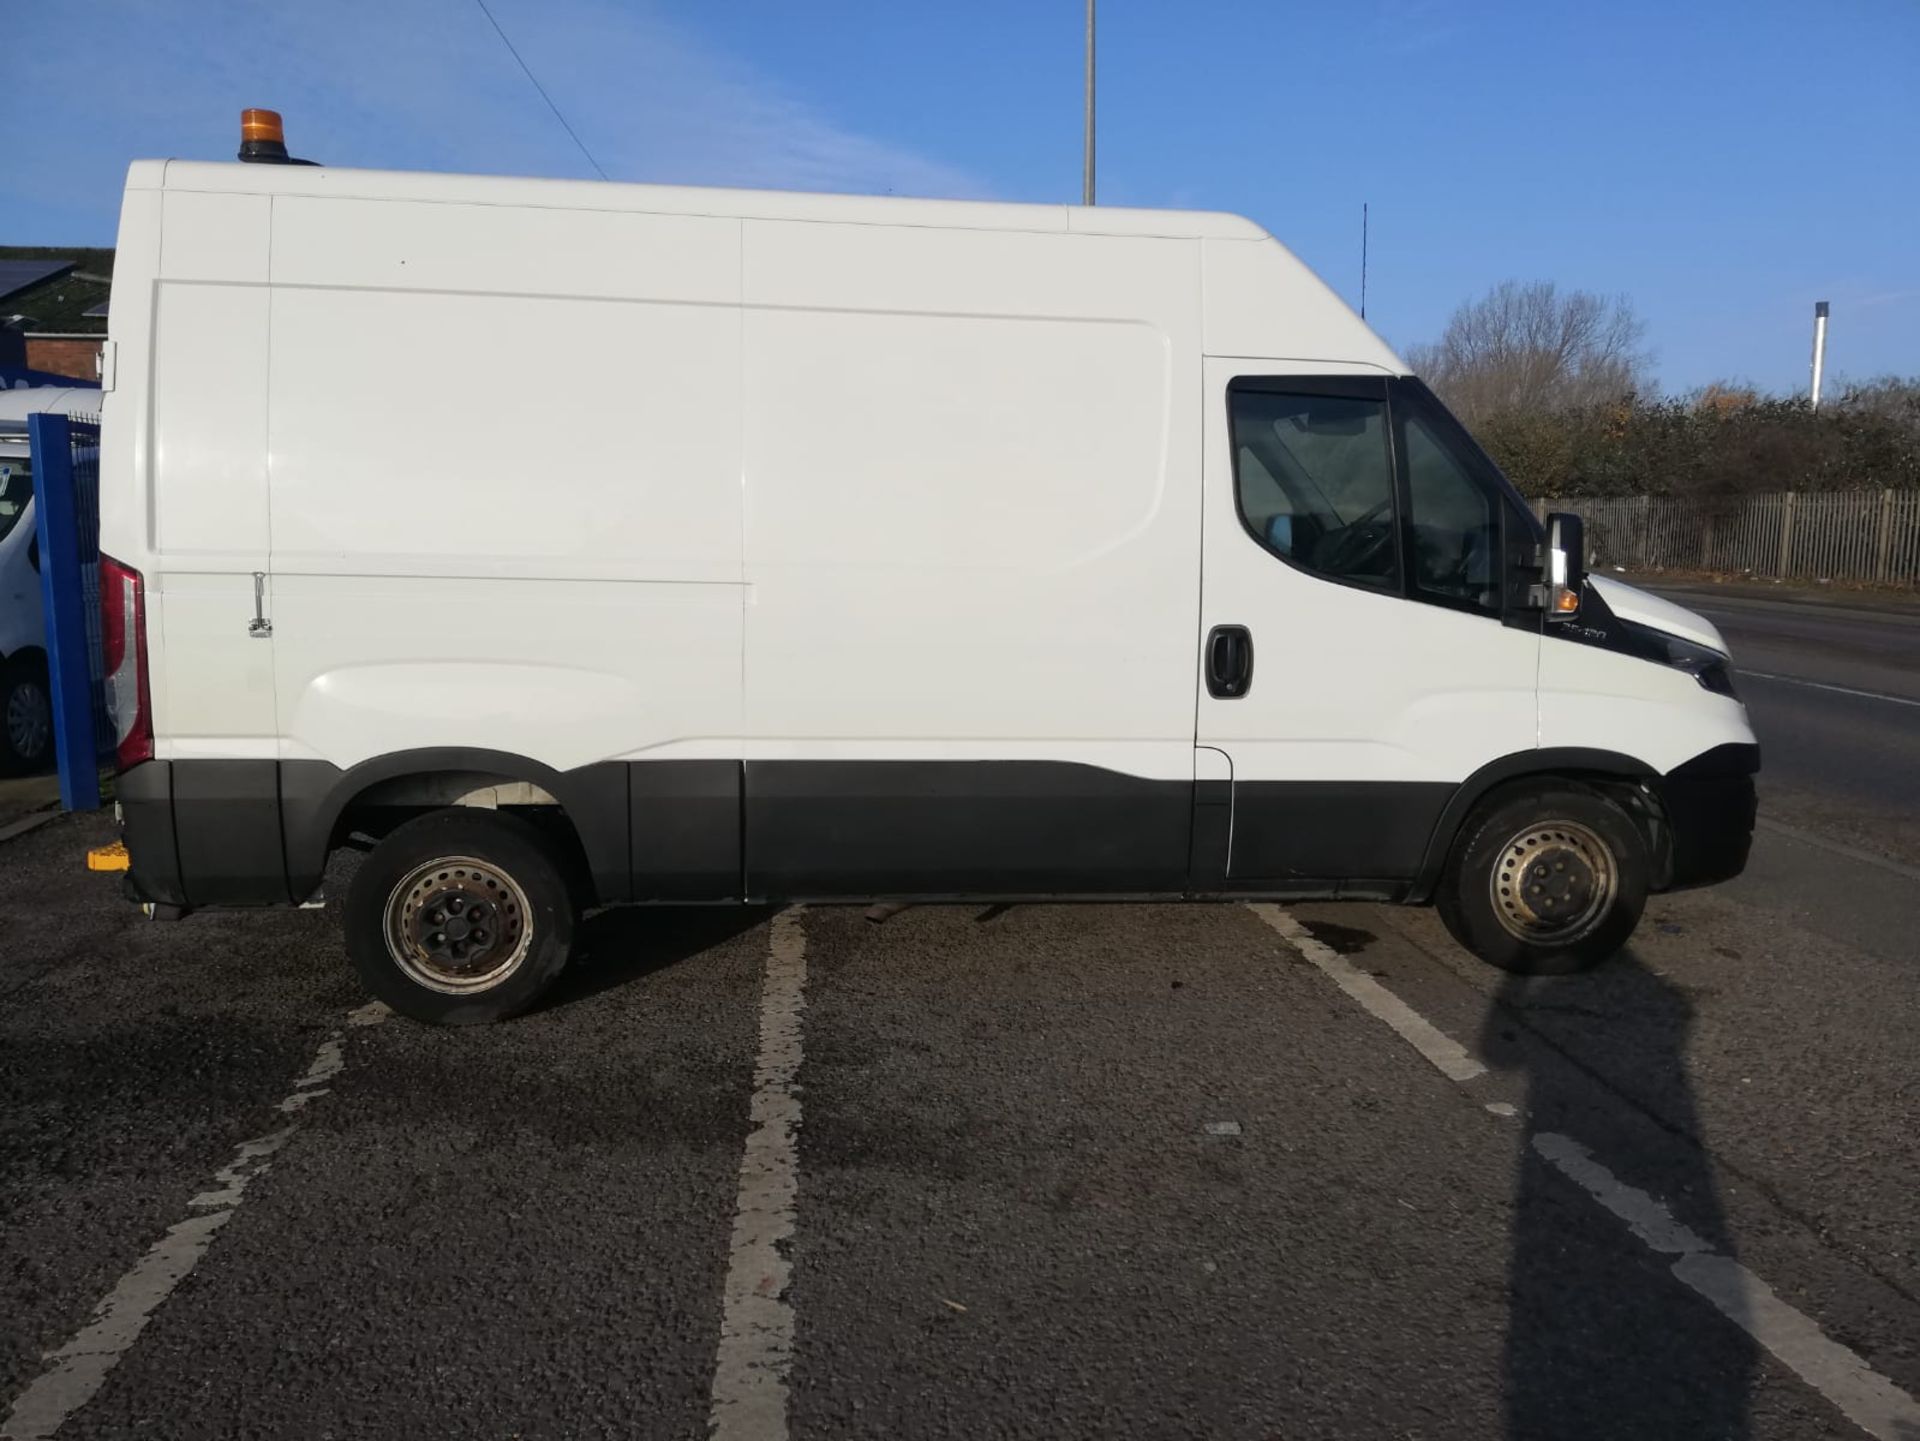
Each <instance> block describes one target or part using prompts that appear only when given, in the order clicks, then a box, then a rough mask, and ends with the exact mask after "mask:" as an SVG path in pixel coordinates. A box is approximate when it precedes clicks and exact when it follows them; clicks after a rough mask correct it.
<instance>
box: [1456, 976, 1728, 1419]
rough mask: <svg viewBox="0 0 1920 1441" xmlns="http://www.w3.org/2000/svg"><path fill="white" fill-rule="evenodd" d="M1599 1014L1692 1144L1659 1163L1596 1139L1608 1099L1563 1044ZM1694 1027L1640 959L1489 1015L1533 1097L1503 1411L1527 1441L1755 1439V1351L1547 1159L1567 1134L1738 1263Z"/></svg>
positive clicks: (1499, 1056)
mask: <svg viewBox="0 0 1920 1441" xmlns="http://www.w3.org/2000/svg"><path fill="white" fill-rule="evenodd" d="M1595 1010H1598V1011H1604V1012H1605V1013H1606V1014H1607V1015H1608V1019H1609V1024H1610V1025H1615V1026H1617V1027H1619V1028H1620V1032H1621V1035H1620V1044H1621V1046H1622V1047H1623V1049H1626V1050H1628V1051H1630V1053H1631V1056H1632V1059H1633V1064H1634V1066H1635V1068H1636V1072H1637V1073H1638V1079H1640V1080H1643V1081H1644V1082H1645V1086H1644V1089H1643V1094H1650V1095H1657V1096H1659V1097H1660V1104H1659V1113H1660V1117H1661V1124H1662V1125H1663V1126H1666V1127H1668V1128H1670V1129H1671V1130H1672V1131H1674V1132H1677V1133H1678V1136H1677V1137H1676V1138H1675V1143H1674V1144H1661V1145H1659V1147H1658V1150H1659V1153H1660V1154H1659V1155H1658V1157H1652V1156H1649V1155H1646V1154H1644V1153H1643V1152H1642V1151H1636V1150H1635V1149H1634V1148H1633V1147H1632V1146H1631V1143H1630V1142H1625V1141H1623V1140H1622V1139H1621V1138H1620V1137H1619V1136H1618V1135H1615V1136H1612V1137H1603V1136H1602V1135H1596V1134H1595V1132H1596V1128H1603V1127H1604V1122H1603V1121H1601V1120H1600V1119H1599V1117H1600V1111H1599V1108H1598V1107H1597V1106H1596V1092H1597V1091H1599V1092H1600V1093H1601V1094H1602V1095H1604V1090H1603V1089H1602V1088H1601V1087H1596V1078H1595V1077H1594V1076H1593V1075H1592V1074H1590V1073H1589V1072H1587V1071H1586V1070H1585V1069H1583V1068H1582V1067H1580V1066H1579V1065H1577V1064H1576V1063H1575V1062H1573V1061H1572V1060H1571V1059H1570V1058H1569V1057H1568V1056H1567V1054H1566V1053H1565V1052H1563V1051H1562V1050H1561V1049H1560V1048H1559V1047H1558V1046H1557V1045H1555V1043H1554V1042H1553V1040H1552V1038H1551V1029H1552V1017H1553V1015H1554V1013H1556V1012H1562V1013H1564V1012H1568V1011H1574V1012H1577V1013H1590V1012H1591V1011H1595ZM1692 1024H1693V1006H1692V1003H1691V1002H1690V1001H1689V1000H1688V999H1687V997H1686V995H1685V994H1684V993H1683V992H1682V991H1681V990H1680V989H1679V988H1678V987H1677V986H1675V985H1673V984H1671V983H1670V982H1668V981H1667V980H1665V979H1664V978H1662V977H1661V976H1659V975H1657V974H1656V973H1654V972H1653V971H1651V970H1649V969H1648V968H1647V967H1646V966H1644V965H1643V964H1641V962H1640V961H1639V960H1638V958H1637V957H1635V956H1634V955H1633V953H1632V952H1631V951H1630V950H1629V951H1626V952H1623V953H1622V954H1621V955H1620V956H1619V958H1618V959H1616V960H1615V961H1613V962H1611V963H1609V964H1608V965H1607V966H1605V967H1602V968H1601V969H1600V970H1599V971H1596V972H1595V973H1593V974H1592V975H1590V976H1580V977H1567V978H1528V977H1521V976H1514V977H1510V978H1508V979H1507V980H1506V981H1505V982H1504V983H1503V984H1502V986H1501V989H1500V991H1499V993H1498V995H1497V996H1496V997H1495V998H1494V1003H1493V1005H1492V1006H1491V1008H1490V1009H1489V1010H1488V1012H1487V1016H1486V1021H1485V1025H1484V1029H1483V1032H1482V1035H1481V1038H1480V1047H1481V1054H1482V1055H1483V1056H1485V1057H1486V1058H1487V1061H1488V1063H1489V1064H1491V1065H1492V1066H1494V1067H1496V1068H1498V1069H1501V1070H1507V1071H1521V1072H1523V1073H1524V1074H1525V1077H1526V1083H1527V1100H1526V1107H1525V1112H1524V1114H1525V1116H1526V1140H1525V1142H1524V1144H1523V1145H1522V1148H1521V1155H1520V1159H1519V1167H1518V1174H1517V1179H1516V1182H1515V1194H1514V1232H1513V1249H1512V1255H1511V1261H1510V1264H1509V1267H1508V1298H1509V1306H1510V1310H1509V1320H1508V1327H1507V1339H1506V1348H1505V1375H1504V1401H1505V1409H1506V1417H1507V1434H1508V1436H1509V1437H1511V1438H1513V1441H1520V1438H1528V1441H1532V1438H1542V1437H1553V1438H1580V1437H1594V1438H1600V1437H1607V1438H1613V1437H1623V1436H1632V1437H1676V1438H1677V1437H1687V1438H1700V1441H1708V1438H1741V1437H1745V1436H1747V1435H1748V1434H1749V1430H1750V1428H1749V1407H1750V1397H1751V1391H1752V1386H1753V1382H1754V1380H1755V1372H1756V1370H1757V1368H1758V1364H1759V1357H1758V1347H1757V1345H1756V1343H1755V1342H1754V1341H1753V1340H1752V1339H1751V1338H1750V1337H1749V1336H1748V1335H1747V1334H1746V1333H1745V1332H1744V1331H1741V1330H1740V1329H1738V1328H1737V1327H1735V1326H1734V1325H1732V1324H1730V1323H1729V1322H1728V1321H1727V1320H1726V1319H1725V1318H1724V1317H1722V1316H1721V1315H1719V1314H1718V1313H1717V1312H1715V1311H1714V1310H1713V1309H1712V1308H1711V1307H1710V1306H1709V1305H1708V1304H1707V1303H1706V1302H1705V1301H1704V1300H1702V1299H1701V1298H1700V1297H1699V1296H1697V1295H1696V1294H1695V1293H1694V1292H1693V1291H1691V1290H1689V1289H1688V1288H1687V1287H1686V1286H1685V1285H1684V1284H1683V1283H1682V1282H1681V1281H1680V1280H1679V1279H1678V1278H1677V1277H1676V1276H1674V1275H1673V1274H1672V1271H1671V1265H1672V1261H1673V1259H1674V1258H1673V1257H1671V1256H1663V1255H1657V1254H1655V1253H1653V1252H1652V1251H1650V1250H1649V1249H1648V1248H1647V1247H1646V1246H1645V1245H1643V1244H1642V1243H1641V1242H1640V1241H1639V1240H1638V1239H1636V1238H1635V1237H1634V1236H1633V1235H1632V1234H1631V1232H1629V1230H1628V1228H1627V1226H1626V1224H1625V1223H1624V1222H1622V1221H1619V1220H1618V1219H1617V1218H1615V1217H1613V1216H1612V1215H1610V1214H1609V1213H1607V1212H1606V1211H1604V1210H1602V1209H1601V1208H1600V1207H1599V1206H1598V1204H1597V1203H1596V1202H1595V1201H1594V1199H1593V1198H1592V1197H1591V1196H1589V1195H1588V1194H1587V1193H1586V1192H1585V1191H1584V1190H1582V1189H1581V1188H1580V1186H1578V1185H1577V1184H1576V1183H1575V1182H1574V1181H1572V1180H1571V1179H1570V1178H1569V1177H1568V1176H1567V1175H1565V1174H1564V1173H1563V1172H1562V1171H1561V1170H1560V1169H1559V1168H1558V1167H1557V1166H1555V1165H1554V1164H1553V1163H1552V1162H1551V1161H1550V1160H1549V1159H1548V1158H1547V1157H1546V1156H1545V1155H1543V1154H1542V1153H1541V1151H1539V1150H1538V1149H1537V1148H1536V1147H1535V1145H1534V1144H1533V1142H1534V1140H1535V1138H1537V1137H1539V1136H1541V1135H1543V1134H1553V1133H1558V1134H1562V1135H1567V1136H1570V1137H1572V1138H1573V1139H1574V1140H1576V1141H1580V1142H1582V1143H1583V1144H1586V1145H1589V1146H1592V1147H1593V1148H1594V1150H1595V1153H1596V1158H1597V1159H1602V1160H1603V1161H1604V1163H1605V1164H1607V1165H1609V1166H1610V1167H1614V1168H1616V1175H1618V1177H1619V1179H1620V1180H1622V1181H1623V1182H1626V1183H1627V1184H1629V1185H1633V1186H1637V1187H1640V1188H1642V1189H1646V1190H1650V1191H1653V1192H1655V1193H1657V1194H1658V1195H1659V1196H1660V1197H1661V1198H1662V1199H1666V1200H1669V1201H1671V1202H1672V1204H1673V1209H1674V1212H1675V1219H1676V1220H1678V1221H1680V1222H1681V1223H1682V1224H1684V1225H1685V1226H1687V1227H1688V1228H1689V1229H1690V1230H1692V1231H1693V1232H1694V1233H1695V1234H1696V1235H1698V1236H1699V1237H1701V1238H1702V1239H1703V1240H1704V1241H1705V1242H1706V1243H1707V1245H1709V1246H1710V1247H1712V1248H1713V1250H1715V1251H1716V1252H1718V1253H1720V1254H1722V1255H1726V1256H1732V1255H1733V1254H1734V1246H1733V1241H1732V1237H1731V1235H1730V1234H1729V1231H1728V1226H1727V1221H1726V1213H1725V1208H1724V1206H1723V1205H1722V1203H1721V1200H1720V1198H1719V1195H1718V1193H1717V1191H1716V1189H1715V1185H1714V1179H1713V1176H1712V1174H1711V1170H1710V1167H1709V1165H1708V1163H1707V1158H1706V1153H1705V1150H1704V1148H1703V1147H1702V1145H1700V1144H1698V1142H1699V1140H1700V1138H1701V1132H1700V1117H1699V1110H1698V1107H1697V1105H1696V1104H1695V1099H1694V1095H1693V1089H1692V1085H1691V1082H1690V1080H1689V1077H1688V1074H1687V1062H1686V1049H1687V1038H1688V1033H1689V1031H1690V1030H1691V1028H1692ZM1603 1085H1604V1083H1603ZM1603 1138H1604V1139H1606V1141H1607V1145H1606V1146H1605V1148H1604V1149H1603V1148H1602V1146H1601V1145H1599V1144H1597V1143H1598V1142H1600V1141H1601V1140H1602V1139H1603ZM1622 1146H1625V1149H1624V1150H1616V1148H1618V1147H1622Z"/></svg>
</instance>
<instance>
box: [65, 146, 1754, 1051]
mask: <svg viewBox="0 0 1920 1441" xmlns="http://www.w3.org/2000/svg"><path fill="white" fill-rule="evenodd" d="M114 290H115V299H116V304H115V305H114V308H113V319H112V327H113V329H112V337H111V342H110V347H111V352H112V354H111V355H110V356H109V358H108V365H107V370H108V375H109V380H110V383H111V391H110V393H109V394H108V395H107V397H106V418H105V434H104V441H103V444H104V455H103V463H102V479H101V507H102V515H103V531H102V547H103V550H104V551H105V552H106V553H108V554H109V555H111V556H112V557H113V559H112V560H111V561H103V565H102V572H103V592H104V594H105V603H106V606H107V611H108V626H107V647H108V661H109V665H110V667H111V668H112V669H113V671H114V678H113V680H112V682H111V686H110V689H111V691H112V694H113V697H114V702H115V714H116V717H117V725H118V729H119V737H118V739H119V750H120V759H121V763H122V766H123V767H124V769H125V773H124V774H123V775H122V776H121V778H120V782H119V796H120V802H121V806H122V808H123V813H124V819H125V835H126V841H127V844H128V847H129V849H130V852H131V872H130V877H129V885H130V888H131V890H132V892H133V894H134V895H135V896H136V897H138V898H139V899H141V900H144V901H147V902H150V903H155V904H158V905H161V906H166V907H169V908H188V907H195V906H204V905H219V904H245V905H257V904H282V905H284V904H290V903H293V904H297V903H302V902H306V901H309V900H310V899H312V898H313V897H315V896H316V895H317V894H318V893H319V890H320V887H321V883H322V878H323V875H324V873H325V870H326V867H327V862H328V857H329V856H330V855H331V854H332V853H333V852H335V851H336V850H338V849H339V848H341V847H344V846H358V847H362V848H370V850H371V854H369V855H368V856H367V857H366V859H365V861H364V863H363V864H362V865H361V867H360V868H359V870H358V872H357V874H356V876H355V878H354V880H353V883H352V888H351V892H350V894H349V895H348V897H347V902H346V923H347V938H346V939H347V945H348V949H349V951H350V953H351V954H352V956H353V959H354V961H355V963H356V965H357V967H358V969H359V971H360V973H361V975H362V976H363V977H364V979H365V981H366V983H367V985H368V986H369V987H370V988H371V989H372V990H373V991H374V992H375V993H376V994H377V995H378V996H380V997H381V998H382V999H384V1000H386V1001H387V1002H389V1003H390V1004H392V1005H393V1006H395V1007H396V1008H397V1009H400V1010H402V1011H405V1012H406V1013H408V1014H410V1015H413V1016H418V1017H421V1018H424V1019H429V1020H437V1021H450V1022H464V1021H476V1020H485V1019H491V1018H494V1017H498V1016H503V1015H507V1014H510V1013H512V1012H515V1011H518V1010H521V1009H523V1008H525V1007H526V1006H528V1005H529V1004H531V1003H532V1002H533V1001H534V999H535V998H536V997H537V996H538V995H539V994H540V993H541V992H542V991H543V990H544V989H545V987H546V986H547V985H548V984H549V983H550V982H551V981H552V980H553V979H554V977H555V975H556V974H557V973H558V971H559V969H560V967H561V966H562V965H563V963H564V962H565V960H566V958H567V953H568V949H569V946H570V943H571V940H572V934H573V928H574V924H575V919H576V917H577V916H578V914H579V913H580V911H581V909H582V908H583V907H587V906H592V905H599V904H609V903H616V902H635V901H637V902H742V901H787V900H868V899H874V898H897V899H928V898H957V897H968V898H975V897H977V898H994V899H1002V900H1017V899H1022V898H1059V897H1118V896H1130V897H1160V898H1174V897H1191V898H1222V897H1270V898H1299V897H1364V898H1369V899H1375V900H1394V901H1408V902H1427V901H1432V902H1435V903H1437V904H1438V905H1439V906H1440V907H1441V910H1442V914H1443V915H1444V916H1445V918H1446V921H1447V924H1448V925H1449V927H1450V928H1451V929H1452V931H1453V933H1454V934H1455V935H1456V936H1457V937H1458V938H1459V939H1460V940H1461V941H1462V942H1463V943H1464V944H1465V945H1467V946H1469V947H1470V948H1471V949H1473V950H1474V951H1476V952H1477V953H1478V954H1480V955H1482V956H1483V957H1485V958H1486V959H1488V960H1489V961H1492V962H1493V963H1495V964H1497V965H1501V966H1505V967H1508V968H1511V969H1515V970H1521V971H1550V970H1559V969H1567V968H1571V967H1577V966H1583V965H1587V964H1591V963H1593V962H1595V961H1597V960H1599V959H1601V958H1603V957H1605V956H1606V955H1608V954H1611V953H1612V952H1613V951H1614V950H1616V949H1617V948H1618V947H1619V946H1620V945H1621V944H1622V943H1623V942H1624V941H1625V939H1626V938H1627V936H1628V934H1629V933H1630V932H1631V930H1632V929H1633V927H1634V925H1635V923H1636V922H1637V920H1638V918H1639V916H1640V912H1641V907H1642V904H1643V901H1644V899H1645V897H1646V895H1647V893H1648V892H1649V891H1652V890H1658V889H1662V888H1666V887H1672V886H1681V885H1693V884H1699V883H1702V882H1706V881H1711V880H1715V879H1719V878H1723V877H1726V876H1730V875H1733V874H1735V873H1736V872H1738V871H1739V870H1740V868H1741V867H1742V865H1743V864H1744V861H1745V857H1746V851H1747V845H1748V840H1749V835H1750V830H1751V826H1752V822H1753V813H1754V792H1753V780H1752V777H1753V773H1754V771H1755V770H1756V769H1757V766H1758V749H1757V747H1756V745H1755V742H1754V738H1753V733H1752V731H1751V730H1750V729H1749V728H1748V725H1747V719H1746V714H1745V711H1744V708H1743V707H1742V706H1741V704H1740V702H1739V701H1738V700H1736V699H1735V698H1734V696H1733V693H1732V687H1731V685H1730V682H1729V672H1728V665H1727V659H1726V654H1725V646H1724V645H1723V644H1722V643H1721V641H1720V638H1719V636H1718V635H1717V634H1716V633H1715V631H1714V630H1713V628H1712V626H1710V625H1709V624H1707V623H1706V622H1705V621H1703V620H1701V619H1700V618H1699V617H1697V616H1693V615H1691V614H1689V613H1688V612H1685V611H1682V610H1680V609H1678V608H1677V607H1674V606H1671V605H1668V604H1666V603H1664V602H1661V601H1658V600H1656V599H1654V598H1652V597H1649V596H1646V595H1643V594H1641V593H1639V592H1636V591H1633V590H1630V589H1629V588H1627V587H1624V586H1618V585H1607V586H1604V587H1603V586H1600V585H1599V584H1597V583H1592V584H1589V583H1585V582H1584V578H1583V576H1582V574H1581V569H1580V561H1579V554H1578V551H1579V546H1578V526H1577V523H1576V522H1570V521H1556V523H1555V531H1556V537H1557V543H1550V541H1549V537H1548V536H1546V535H1544V534H1543V533H1542V530H1541V528H1540V527H1539V526H1538V524H1537V523H1536V522H1535V521H1534V520H1533V518H1532V517H1531V516H1530V515H1529V513H1528V511H1527V509H1526V507H1525V506H1524V505H1523V504H1522V503H1521V502H1520V501H1519V499H1518V498H1517V496H1516V495H1515V493H1514V492H1513V490H1512V488H1511V487H1510V486H1509V485H1508V484H1507V483H1506V481H1505V480H1504V479H1503V478H1502V477H1501V475H1500V474H1499V472H1498V471H1497V470H1496V469H1495V468H1494V466H1493V465H1492V464H1491V463H1490V462H1489V461H1488V460H1487V458H1486V457H1485V455H1484V454H1483V453H1482V452H1481V451H1480V450H1479V448H1478V447H1477V446H1476V445H1475V444H1474V443H1473V441H1472V440H1471V439H1470V438H1469V437H1468V436H1467V434H1466V433H1465V432H1464V431H1463V430H1462V429H1461V428H1460V426H1459V425H1458V424H1456V423H1455V422H1454V421H1453V419H1452V418H1451V417H1450V416H1449V415H1448V414H1447V412H1446V411H1445V409H1444V408H1443V407H1442V406H1441V405H1440V404H1439V403H1438V402H1437V401H1436V400H1435V399H1434V397H1433V396H1432V395H1431V394H1430V393H1429V392H1428V391H1427V389H1426V388H1425V387H1424V386H1422V385H1421V384H1420V382H1419V381H1418V380H1416V379H1414V378H1413V377H1412V376H1411V375H1409V374H1408V373H1407V369H1406V366H1405V365H1404V364H1403V363H1402V362H1401V361H1400V359H1399V358H1398V357H1397V356H1395V355H1394V354H1393V353H1392V352H1391V351H1390V350H1389V349H1388V348H1387V347H1386V346H1385V345H1384V344H1382V343H1381V341H1380V340H1379V339H1378V337H1376V336H1375V335H1374V334H1373V332H1372V331H1370V330H1369V329H1368V328H1367V327H1366V325H1365V324H1364V323H1363V322H1362V321H1360V320H1359V319H1358V318H1357V317H1356V316H1355V315H1354V314H1353V313H1352V311H1351V310H1349V309H1348V307H1347V306H1346V305H1345V304H1343V303H1342V302H1341V301H1340V300H1339V298H1338V297H1336V296H1335V295H1334V294H1333V293H1332V292H1331V291H1330V290H1328V289H1327V287H1326V286H1325V285H1323V284H1322V283H1321V282H1320V281H1319V280H1318V279H1317V278H1315V276H1314V275H1313V274H1312V273H1311V272H1309V271H1308V270H1307V268H1306V267H1305V266H1303V265H1302V264H1301V263H1300V262H1299V261H1298V260H1297V259H1295V257H1294V256H1293V255H1292V254H1291V253H1289V252H1288V251H1287V250H1286V249H1285V248H1284V247H1283V246H1281V245H1280V244H1279V243H1278V242H1277V241H1275V240H1274V239H1273V238H1272V237H1271V236H1269V235H1267V234H1266V233H1265V232H1264V231H1262V230H1261V229H1260V228H1259V227H1258V226H1256V225H1253V224H1251V223H1250V222H1248V221H1246V220H1242V219H1238V218H1236V217H1233V216H1229V215H1217V214H1188V213H1177V212H1160V211H1140V210H1124V209H1108V208H1104V207H1102V208H1099V209H1081V208H1069V207H1064V206H1043V205H1001V204H963V203H949V202H941V201H923V200H897V199H877V198H865V197H848V196H822V195H800V194H787V193H778V192H745V191H728V190H698V189H679V188H664V187H652V186H641V185H624V184H602V183H578V182H570V181H540V180H514V179H492V178H476V177H467V176H451V175H410V174H390V173H378V172H363V171H352V170H340V169H330V168H325V167H295V166H287V165H272V164H262V165H245V164H194V163H182V162H177V161H176V162H158V161H143V162H139V163H137V164H135V165H134V166H133V168H132V171H131V173H130V174H129V176H128V181H127V190H126V196H125V203H124V209H123V212H122V218H121V226H120V236H119V249H118V255H117V261H116V269H115V275H114ZM116 362H117V364H116ZM531 367H538V368H539V369H540V370H541V371H542V372H544V373H549V374H554V373H558V374H560V375H562V376H563V377H564V379H562V380H558V381H556V382H554V383H553V384H552V385H551V386H550V387H548V389H547V392H546V394H545V395H544V397H543V399H542V401H541V403H540V405H539V406H537V407H530V406H528V405H526V404H524V403H523V402H522V401H520V400H515V401H514V402H513V403H511V404H510V403H508V401H507V398H506V397H505V396H504V395H503V393H502V386H503V383H504V381H505V379H506V378H507V377H511V376H512V375H514V374H515V373H516V372H517V371H519V370H521V369H523V368H531Z"/></svg>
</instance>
